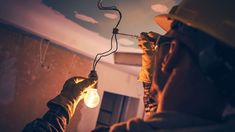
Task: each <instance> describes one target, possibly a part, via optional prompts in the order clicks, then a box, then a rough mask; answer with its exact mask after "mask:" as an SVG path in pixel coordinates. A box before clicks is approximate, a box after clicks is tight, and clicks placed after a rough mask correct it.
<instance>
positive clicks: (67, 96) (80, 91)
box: [47, 71, 99, 121]
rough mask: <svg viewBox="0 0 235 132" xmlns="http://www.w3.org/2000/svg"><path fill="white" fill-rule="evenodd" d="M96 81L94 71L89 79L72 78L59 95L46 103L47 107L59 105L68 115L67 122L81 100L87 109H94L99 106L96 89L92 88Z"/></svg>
mask: <svg viewBox="0 0 235 132" xmlns="http://www.w3.org/2000/svg"><path fill="white" fill-rule="evenodd" d="M97 79H98V77H97V73H96V71H91V72H90V74H89V78H84V77H72V78H70V79H68V80H67V81H66V82H65V83H64V86H63V89H62V91H61V93H60V94H59V95H58V96H56V97H55V98H53V99H52V100H50V101H49V102H48V104H47V105H48V107H49V108H50V107H51V106H53V105H59V106H61V107H62V108H64V109H65V110H66V111H67V113H68V121H69V120H70V119H71V117H72V116H73V114H74V112H75V109H76V107H77V104H78V103H79V102H80V101H81V100H82V99H83V98H84V101H85V104H86V105H87V106H88V107H90V108H94V107H95V106H97V105H98V104H99V96H98V93H97V89H95V88H94V87H95V85H96V84H97ZM90 89H92V90H90ZM94 95H95V96H94ZM92 99H93V100H92ZM94 99H95V100H94ZM97 102H98V103H97Z"/></svg>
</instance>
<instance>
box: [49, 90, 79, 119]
mask: <svg viewBox="0 0 235 132" xmlns="http://www.w3.org/2000/svg"><path fill="white" fill-rule="evenodd" d="M79 101H80V99H79V100H78V101H76V100H70V99H68V98H66V97H64V96H63V95H61V94H60V95H58V96H56V97H55V98H53V99H52V100H50V101H49V102H48V103H47V106H48V107H49V108H50V107H51V106H52V105H59V106H61V107H62V108H64V109H65V111H66V112H67V114H68V117H67V118H68V119H67V123H69V121H70V119H71V118H72V116H73V114H74V112H75V109H76V107H77V104H78V102H79Z"/></svg>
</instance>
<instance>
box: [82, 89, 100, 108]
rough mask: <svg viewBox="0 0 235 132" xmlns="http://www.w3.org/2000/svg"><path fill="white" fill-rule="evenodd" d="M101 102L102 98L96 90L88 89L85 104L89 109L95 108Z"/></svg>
mask: <svg viewBox="0 0 235 132" xmlns="http://www.w3.org/2000/svg"><path fill="white" fill-rule="evenodd" d="M99 102H100V96H99V94H98V93H97V89H95V88H87V89H86V94H85V96H84V103H85V105H86V106H87V107H89V108H95V107H96V106H97V105H98V104H99Z"/></svg>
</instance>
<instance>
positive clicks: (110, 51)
mask: <svg viewBox="0 0 235 132" xmlns="http://www.w3.org/2000/svg"><path fill="white" fill-rule="evenodd" d="M97 6H98V8H99V9H100V10H114V11H117V12H118V14H119V20H118V22H117V24H116V25H115V27H114V28H113V34H112V37H111V47H110V49H109V50H107V51H105V52H102V53H98V54H97V55H96V56H95V59H94V61H93V70H94V71H95V68H96V65H97V63H98V62H99V61H100V60H101V58H102V57H106V56H109V55H111V54H112V53H115V52H116V51H117V50H118V40H117V34H118V28H117V27H118V26H119V24H120V22H121V20H122V13H121V12H120V10H118V9H117V8H116V7H115V6H112V7H103V6H102V4H101V0H100V1H99V2H98V4H97ZM113 37H114V38H115V43H116V45H115V47H116V48H115V49H114V50H113ZM112 50H113V51H112Z"/></svg>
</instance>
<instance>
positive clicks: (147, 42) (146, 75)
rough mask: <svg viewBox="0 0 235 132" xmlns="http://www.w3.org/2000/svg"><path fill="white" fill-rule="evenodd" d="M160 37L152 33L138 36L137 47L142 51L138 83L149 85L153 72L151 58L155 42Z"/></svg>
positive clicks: (143, 33)
mask: <svg viewBox="0 0 235 132" xmlns="http://www.w3.org/2000/svg"><path fill="white" fill-rule="evenodd" d="M159 37H160V35H159V34H157V33H154V32H149V33H145V32H142V33H141V34H140V38H139V39H138V46H139V47H140V48H141V49H142V52H143V54H142V67H141V70H140V72H139V76H138V81H142V82H146V83H151V81H152V72H153V56H154V52H155V49H156V41H157V39H158V38H159Z"/></svg>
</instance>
